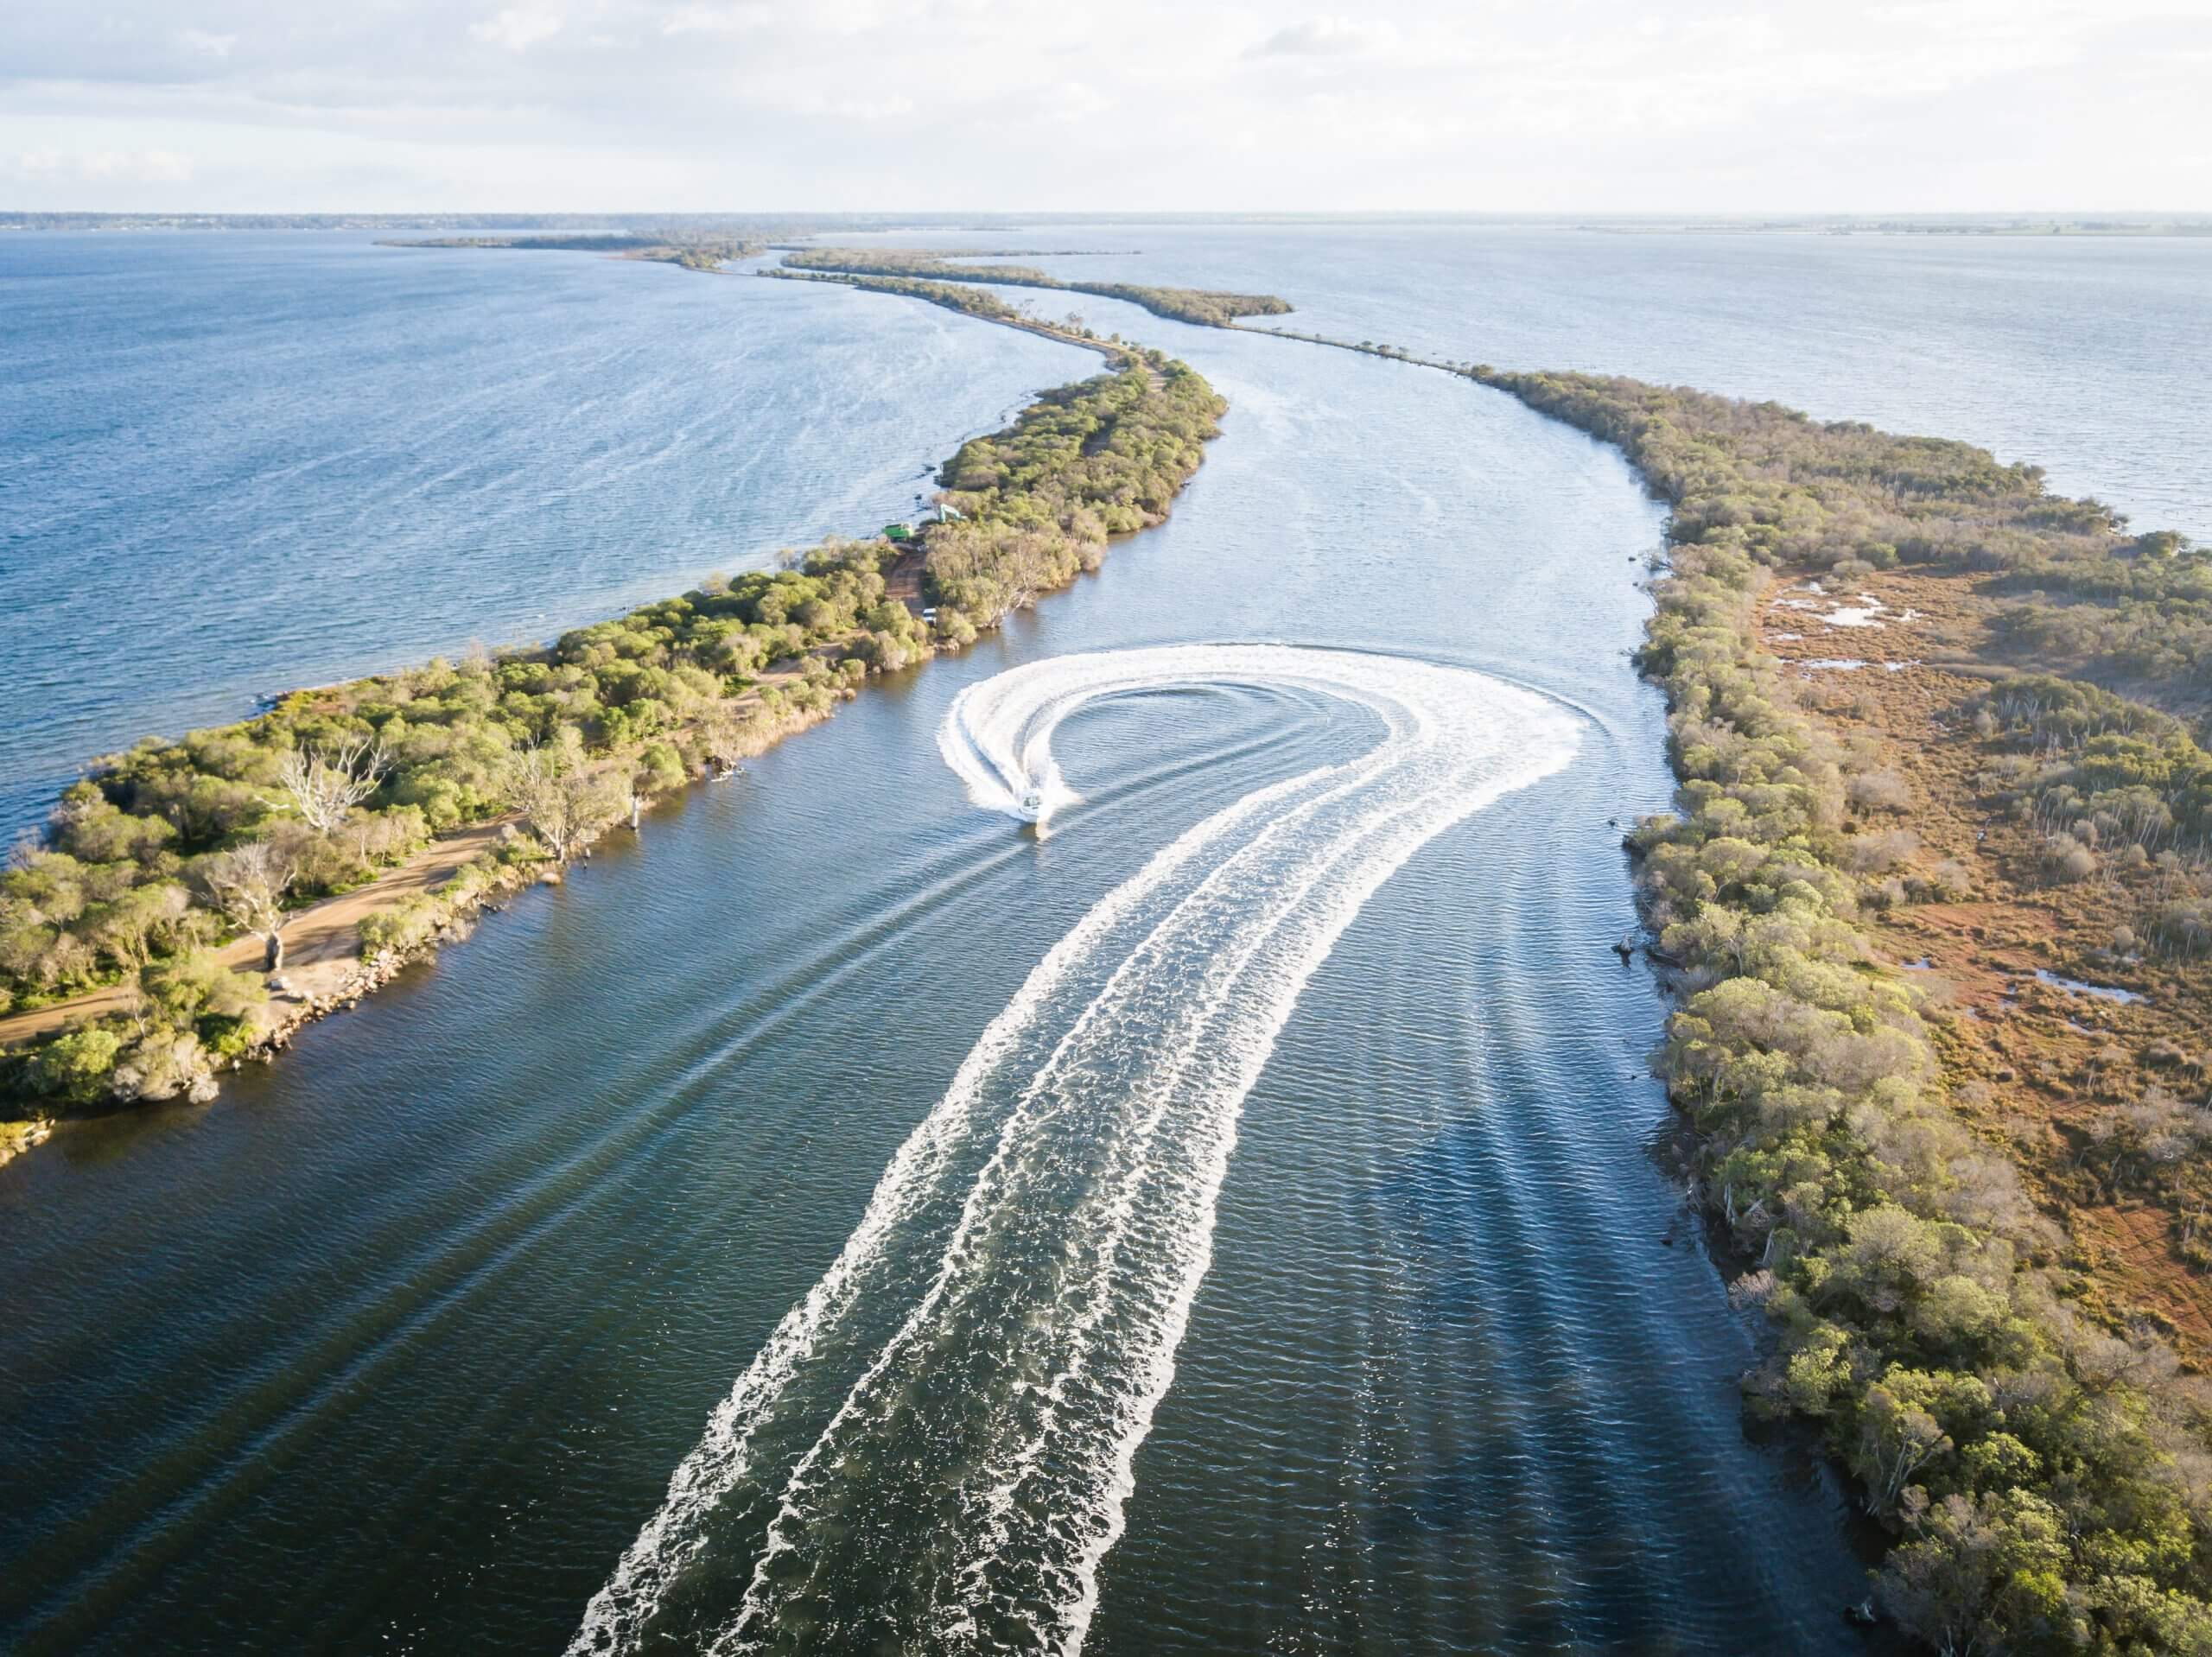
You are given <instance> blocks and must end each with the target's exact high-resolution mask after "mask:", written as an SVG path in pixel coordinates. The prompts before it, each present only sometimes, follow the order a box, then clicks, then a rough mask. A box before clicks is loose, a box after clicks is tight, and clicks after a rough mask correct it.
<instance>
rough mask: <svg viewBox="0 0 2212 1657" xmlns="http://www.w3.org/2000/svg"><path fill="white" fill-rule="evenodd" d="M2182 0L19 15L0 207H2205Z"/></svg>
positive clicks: (86, 9) (196, 9)
mask: <svg viewBox="0 0 2212 1657" xmlns="http://www.w3.org/2000/svg"><path fill="white" fill-rule="evenodd" d="M2206 86H2212V3H2208V0H2179V3H2175V0H2167V3H2158V4H2147V3H2139V0H2094V3H2090V0H1926V3H1895V4H1885V5H1852V4H1833V3H1832V4H1799V3H1777V4H1742V3H1736V4H1701V3H1687V4H1669V3H1666V0H1648V3H1638V0H1541V3H1537V0H1497V3H1489V4H1440V3H1400V0H1376V3H1369V4H1364V5H1362V6H1360V7H1358V9H1357V10H1335V11H1330V10H1316V11H1306V10H1296V9H1286V8H1279V7H1267V6H1205V5H1199V4H1194V3H1160V0H1113V3H1090V0H1062V3H1033V0H814V3H809V4H803V5H802V4H790V3H784V0H479V3H471V0H459V3H454V0H445V3H432V0H352V3H348V4H345V5H336V4H307V3H297V0H211V3H197V0H166V3H160V0H69V3H55V0H13V3H10V4H8V5H6V6H0V207H4V208H102V209H113V210H127V211H141V210H159V209H177V210H201V211H232V212H251V211H268V212H299V211H311V210H350V211H407V210H412V209H417V208H447V209H480V210H496V211H524V210H530V209H540V210H546V211H577V212H589V211H593V210H618V209H619V210H633V211H648V212H650V211H675V210H695V211H711V210H718V209H728V210H759V211H772V210H776V209H792V210H798V209H817V210H824V211H835V210H852V211H862V210H880V211H898V210H914V211H920V210H937V211H957V210H960V209H963V208H968V209H977V210H981V209H1002V210H1007V211H1014V212H1045V211H1055V210H1064V211H1078V210H1085V209H1096V210H1133V211H1143V210H1159V211H1205V210H1243V211H1340V210H1341V211H1351V210H1370V211H1375V210H1381V211H1478V212H1480V211H1490V212H1515V213H1604V212H1639V211H1642V212H1665V213H1728V212H1771V211H1786V210H1800V211H1853V212H1876V211H1884V210H1896V211H1913V210H1917V211H1937V212H1942V211H1968V210H1986V211H2014V210H2037V209H2041V210H2066V209H2090V208H2111V209H2121V210H2133V211H2144V210H2159V209H2166V210H2176V211H2191V210H2196V211H2202V210H2212V121H2208V120H2207V119H2206V118H2205V117H2204V115H2203V112H2202V105H2203V99H2204V93H2203V89H2204V88H2205V87H2206Z"/></svg>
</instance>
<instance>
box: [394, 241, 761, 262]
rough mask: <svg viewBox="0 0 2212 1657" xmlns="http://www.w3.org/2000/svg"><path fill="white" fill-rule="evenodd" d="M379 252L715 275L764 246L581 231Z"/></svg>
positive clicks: (417, 243)
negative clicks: (592, 261)
mask: <svg viewBox="0 0 2212 1657" xmlns="http://www.w3.org/2000/svg"><path fill="white" fill-rule="evenodd" d="M377 245H378V246H379V247H421V248H513V249H517V250H519V251H523V252H558V253H612V254H617V255H619V256H620V257H623V258H626V259H647V260H653V261H658V263H664V264H680V265H682V266H683V267H684V269H686V270H719V269H721V266H723V265H724V264H726V263H728V262H729V261H730V260H732V259H747V258H751V257H753V255H754V254H756V253H758V252H760V251H761V249H762V248H763V247H764V246H766V244H765V243H763V242H760V241H759V240H755V239H748V238H743V237H732V236H723V235H710V234H708V235H700V234H693V235H686V234H680V233H669V234H658V235H655V234H645V233H636V232H620V231H606V232H594V231H580V232H574V233H559V234H547V235H535V236H437V237H430V238H425V239H423V240H420V241H411V242H403V241H386V242H379V243H378V244H377Z"/></svg>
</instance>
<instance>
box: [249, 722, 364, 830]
mask: <svg viewBox="0 0 2212 1657" xmlns="http://www.w3.org/2000/svg"><path fill="white" fill-rule="evenodd" d="M389 771H391V758H390V756H388V755H387V754H386V753H385V750H384V745H383V744H382V743H381V742H378V741H375V740H372V739H371V738H369V737H362V738H359V740H355V741H353V742H348V743H346V744H344V745H342V746H340V747H337V748H334V749H327V750H326V749H323V748H320V747H315V746H308V747H305V748H291V749H288V750H286V751H285V753H284V756H283V759H279V760H278V761H277V781H278V782H279V783H281V784H283V789H284V792H285V793H286V794H287V795H289V796H290V797H291V801H292V808H293V809H294V810H296V811H297V812H298V813H299V814H300V818H301V820H302V822H305V823H306V824H307V825H308V828H313V829H315V831H316V832H317V833H318V834H325V835H328V834H335V833H336V832H337V831H338V829H339V828H340V827H341V826H342V825H343V824H344V823H345V821H346V814H347V813H348V812H350V811H352V810H353V808H354V807H355V806H357V805H359V804H360V803H361V802H362V801H364V800H365V799H367V798H368V797H369V796H370V795H372V794H373V793H375V792H376V791H377V790H378V787H380V786H381V785H382V784H383V782H384V779H385V774H386V773H387V772H389Z"/></svg>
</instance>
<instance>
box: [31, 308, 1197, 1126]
mask: <svg viewBox="0 0 2212 1657" xmlns="http://www.w3.org/2000/svg"><path fill="white" fill-rule="evenodd" d="M1096 348H1098V349H1101V350H1103V351H1104V352H1106V354H1107V355H1108V356H1109V359H1110V366H1109V369H1108V370H1107V371H1105V372H1103V373H1101V374H1099V375H1097V376H1096V377H1094V378H1090V379H1088V380H1084V381H1083V382H1081V383H1079V384H1073V385H1069V386H1065V387H1062V388H1060V389H1059V390H1054V391H1050V392H1047V393H1046V394H1045V395H1044V396H1042V397H1040V398H1039V400H1038V401H1037V402H1036V403H1033V405H1031V406H1030V407H1029V408H1027V409H1024V410H1023V411H1022V413H1021V415H1020V417H1019V418H1018V419H1016V421H1015V422H1014V424H1013V425H1012V426H1010V427H1008V428H1007V429H1005V430H1003V431H1000V432H995V433H993V434H991V435H988V436H984V437H979V438H976V439H974V440H973V441H969V443H967V444H965V445H964V446H963V448H961V450H960V452H959V454H957V455H956V456H955V457H954V458H953V459H952V460H950V462H948V463H947V465H946V466H945V467H944V472H943V474H942V476H941V479H940V482H941V483H942V485H943V493H942V495H941V496H940V499H941V501H942V502H943V504H944V506H945V507H946V508H947V509H949V510H948V511H947V512H946V513H945V515H944V520H943V521H940V522H935V523H931V524H925V525H923V526H921V527H920V528H919V529H918V530H905V529H903V528H902V529H901V530H899V532H898V533H896V534H892V535H887V536H884V537H882V538H878V539H871V540H854V541H831V542H828V543H824V544H823V545H821V546H818V547H816V548H814V549H811V550H810V551H808V552H806V553H804V555H787V556H786V560H785V567H784V568H778V569H774V570H761V571H755V572H752V573H748V574H746V575H741V576H739V577H737V578H736V579H735V580H734V581H733V580H729V579H727V578H723V577H721V576H715V577H710V578H709V580H708V581H706V582H704V583H703V584H702V586H700V587H697V588H696V589H695V590H693V591H691V592H690V593H687V594H683V595H682V596H680V597H677V598H671V599H669V600H665V601H664V602H662V603H659V604H654V605H649V606H645V608H642V609H639V610H637V611H634V612H632V613H631V614H629V615H626V616H624V617H622V618H620V619H617V620H613V621H607V622H601V623H599V624H597V625H592V626H588V627H581V628H578V629H576V630H575V632H569V633H566V634H563V636H562V637H561V638H559V639H558V640H557V641H556V642H555V643H554V644H551V645H550V646H547V647H544V648H542V649H531V650H518V651H501V652H499V653H497V654H491V655H481V654H480V655H476V656H473V657H469V658H467V659H465V660H462V661H460V662H457V663H455V662H447V661H435V662H431V663H428V664H427V665H425V666H423V667H419V668H414V669H410V670H406V671H404V672H399V673H392V674H385V675H379V676H376V677H373V678H368V679H361V680H357V681H354V682H351V683H347V684H340V685H334V686H330V687H327V688H324V689H314V690H302V691H298V692H295V693H294V694H292V695H288V696H286V697H284V698H283V700H282V701H280V702H278V703H277V705H276V706H275V707H274V708H271V709H270V710H269V711H268V712H266V713H264V714H260V715H259V716H257V717H256V718H253V719H250V720H246V721H242V722H240V723H238V724H236V725H230V726H225V727H220V728H218V729H213V730H204V731H194V732H192V733H188V734H187V735H186V736H184V737H182V738H181V739H175V740H170V739H165V738H149V739H148V740H145V741H143V742H141V743H139V744H138V745H137V746H136V747H133V748H131V749H130V751H128V752H124V753H121V754H117V755H113V756H111V757H109V758H107V759H102V760H99V762H97V763H96V764H95V765H93V766H92V769H91V771H89V772H88V774H87V775H86V777H85V778H84V779H83V780H81V781H79V782H78V783H76V784H73V785H72V786H71V787H70V788H69V789H68V790H67V791H66V792H65V794H64V795H63V797H62V800H61V803H60V808H59V809H57V810H56V811H55V813H54V816H53V819H52V821H51V822H50V823H49V825H48V830H47V833H46V835H45V837H44V840H43V842H42V844H41V846H40V847H39V848H37V849H36V850H35V851H33V852H32V853H31V854H29V855H27V856H24V857H22V858H20V859H19V860H17V862H16V865H15V866H14V867H11V868H10V869H9V870H8V872H7V873H5V874H4V875H0V1014H4V1013H7V1012H8V1011H9V1010H10V1008H13V1009H16V1011H17V1013H18V1015H19V1016H18V1019H16V1020H13V1021H11V1020H9V1019H5V1018H4V1017H0V1042H6V1043H7V1045H6V1046H5V1047H4V1048H0V1095H4V1097H6V1098H7V1099H9V1100H12V1101H16V1106H17V1111H18V1114H58V1113H63V1112H67V1111H73V1110H77V1111H81V1110H86V1109H91V1108H102V1107H105V1106H109V1105H111V1104H115V1103H124V1102H130V1101H137V1100H157V1099H165V1098H174V1097H177V1096H179V1095H192V1096H204V1095H206V1094H207V1093H209V1092H212V1090H213V1082H212V1074H213V1071H214V1070H215V1069H217V1068H218V1067H219V1066H221V1065H223V1064H226V1063H231V1062H232V1061H234V1060H236V1059H237V1058H238V1057H241V1056H243V1055H247V1054H251V1053H253V1052H255V1051H259V1050H261V1049H262V1048H263V1047H264V1046H265V1044H266V1043H267V1040H268V1038H269V1035H270V1016H269V1012H268V1002H269V1000H270V990H269V987H268V984H267V982H266V975H268V974H269V973H270V972H275V971H279V970H280V969H281V968H283V944H284V936H285V930H286V927H287V925H288V924H289V922H290V920H291V918H292V917H293V916H294V915H295V913H296V911H297V910H298V909H299V907H300V906H302V905H307V904H311V903H313V902H315V900H316V899H319V898H327V897H329V896H330V895H332V894H335V893H342V892H347V891H349V890H350V889H353V888H356V887H358V886H360V885H361V884H362V883H363V882H365V881H366V880H368V879H372V877H373V876H374V875H375V873H377V871H378V870H379V869H381V868H385V867H390V866H392V865H394V864H397V863H401V862H404V860H408V859H410V858H411V857H415V856H416V855H417V854H420V853H421V852H422V851H423V848H424V847H425V845H426V843H427V842H429V841H430V840H431V839H432V837H433V836H437V835H447V834H450V833H452V832H454V831H455V830H461V829H465V828H467V827H468V826H469V825H472V824H476V825H480V824H486V823H489V822H507V823H510V824H512V829H513V832H512V834H511V835H507V836H506V837H505V838H503V839H499V840H498V841H496V842H494V843H493V844H492V845H491V846H490V848H488V849H487V850H486V851H485V852H484V853H483V854H480V855H479V856H477V857H476V858H474V860H471V861H468V862H467V863H466V864H464V865H462V866H461V867H459V869H458V872H457V873H454V875H453V876H452V878H451V879H450V880H449V881H448V882H446V883H445V884H444V885H443V886H441V887H440V888H439V889H437V890H436V891H435V892H429V893H426V894H423V895H420V896H417V897H415V898H410V899H408V900H407V901H406V902H405V903H404V904H400V905H395V906H393V907H391V908H389V909H385V910H382V911H378V912H377V913H375V914H373V915H372V916H370V917H367V918H365V919H364V920H363V921H362V923H361V924H360V945H361V951H362V953H363V954H364V955H373V956H386V957H391V956H399V955H405V954H406V953H408V952H410V951H416V950H420V949H424V948H426V947H428V946H429V943H431V941H432V940H433V939H434V938H435V936H436V935H437V934H438V933H439V932H440V931H441V930H442V929H443V928H444V927H445V926H446V925H447V924H448V921H449V920H450V919H451V918H452V917H454V916H455V915H457V914H460V913H465V912H467V911H468V910H469V909H470V908H472V907H473V906H474V905H476V904H478V903H480V901H481V900H482V898H483V897H484V896H485V895H486V893H487V892H492V891H494V890H496V889H499V887H501V886H510V885H513V884H518V883H519V881H520V880H522V879H531V878H538V877H539V876H540V875H541V874H542V873H543V872H544V871H546V870H549V869H553V868H557V867H558V865H559V864H560V862H561V861H562V860H563V859H565V858H567V857H568V856H569V854H571V853H572V852H573V851H575V849H576V848H579V847H580V846H582V845H583V844H585V843H587V842H588V841H589V840H590V839H591V838H592V837H593V836H594V835H597V834H599V833H601V832H602V831H603V830H604V829H606V828H608V827H609V826H611V825H612V824H613V823H615V822H618V821H620V819H621V818H622V817H623V816H626V815H628V814H631V813H632V812H633V811H634V809H635V808H636V803H638V802H639V801H641V800H642V799H644V798H645V797H651V796H652V795H657V794H660V793H664V792H666V791H669V790H673V789H676V788H677V787H679V786H681V785H683V784H685V783H686V782H687V781H689V780H690V779H692V778H696V777H698V776H700V775H702V773H709V772H712V771H724V770H727V769H728V767H730V766H731V765H734V763H735V761H737V760H738V759H740V758H741V757H743V756H745V755H747V754H749V753H753V752H758V751H759V750H760V748H762V747H764V746H766V745H768V744H769V743H771V742H772V741H774V740H777V739H778V738H779V737H780V736H782V735H783V734H785V733H788V732H790V731H792V730H796V729H798V728H799V727H802V726H804V725H806V724H808V723H810V722H812V721H816V720H818V719H820V718H823V717H824V716H826V714H828V713H829V711H830V710H831V708H833V707H834V706H835V704H836V702H837V701H838V700H839V699H841V698H842V697H845V696H849V695H851V694H852V693H853V690H854V688H855V687H856V686H857V685H858V684H859V683H860V682H861V681H862V680H863V679H865V677H866V676H868V675H869V674H871V673H876V672H884V671H889V670H894V669H899V668H903V667H906V666H908V665H910V664H912V663H916V662H918V661H921V660H922V659H924V658H925V657H928V656H929V655H930V654H931V653H932V652H933V651H936V650H938V649H939V648H948V647H956V648H957V647H958V646H960V645H963V644H967V643H969V642H970V641H971V640H973V639H974V638H975V637H976V632H977V631H978V630H979V629H982V628H988V627H990V626H993V625H996V624H997V623H998V622H999V620H1000V619H1001V618H1002V617H1004V616H1005V615H1006V614H1007V612H1009V611H1010V610H1013V609H1015V608H1017V607H1019V606H1023V605H1027V604H1028V603H1029V602H1031V601H1032V600H1033V599H1035V598H1036V597H1037V596H1038V595H1039V594H1044V593H1047V592H1050V591H1052V590H1053V589H1055V588H1057V587H1063V586H1065V585H1066V584H1067V583H1068V582H1069V581H1072V580H1073V579H1074V577H1075V576H1076V575H1077V573H1078V572H1080V571H1083V570H1085V569H1090V568H1096V566H1097V564H1098V562H1099V560H1100V559H1101V557H1102V556H1103V554H1104V552H1105V550H1106V547H1107V543H1108V540H1109V537H1110V536H1115V535H1119V534H1126V533H1128V532H1130V531H1132V530H1139V529H1142V528H1144V527H1145V526H1146V525H1147V524H1156V523H1158V522H1160V520H1161V519H1162V518H1163V517H1165V516H1166V513H1167V511H1168V507H1169V504H1170V502H1171V501H1172V500H1173V497H1174V495H1175V493H1176V492H1177V491H1178V490H1179V489H1180V488H1181V487H1182V486H1183V485H1184V483H1185V481H1186V480H1187V479H1189V478H1190V476H1191V474H1192V472H1194V471H1195V470H1196V469H1197V467H1198V464H1199V461H1200V460H1201V459H1202V458H1203V453H1204V448H1205V443H1206V441H1207V440H1209V439H1210V438H1211V437H1212V436H1214V435H1216V433H1217V431H1218V429H1219V424H1218V422H1219V419H1220V416H1221V415H1222V413H1223V411H1224V403H1223V402H1222V399H1221V398H1220V397H1217V395H1216V394H1215V393H1214V391H1213V390H1212V388H1211V387H1210V386H1209V385H1208V384H1206V383H1205V380H1204V379H1202V378H1200V377H1199V376H1198V374H1197V373H1195V372H1194V371H1192V370H1191V369H1190V368H1189V367H1187V366H1186V365H1184V364H1182V363H1179V362H1176V361H1173V360H1170V359H1167V358H1166V357H1165V356H1163V355H1161V354H1160V353H1157V352H1147V351H1142V350H1138V349H1135V348H1128V349H1123V348H1120V347H1108V346H1100V347H1096ZM925 615H926V617H927V619H925ZM240 937H246V938H251V939H253V940H255V941H256V943H255V946H254V954H255V958H254V960H253V961H252V962H251V966H252V967H253V968H256V969H255V970H247V971H238V970H233V969H232V967H231V966H230V965H229V964H227V963H226V962H225V961H224V960H222V959H219V958H218V956H217V955H216V954H215V953H214V950H213V946H216V945H217V944H219V943H221V942H222V941H224V940H226V939H231V938H240ZM235 948H236V946H233V949H234V952H235ZM102 986H110V987H118V989H119V993H111V994H110V995H109V996H108V998H107V1000H106V1001H105V1003H104V1004H103V1007H102V1010H101V1011H100V1012H99V1015H98V1016H94V1017H90V1018H87V1019H80V1020H78V1021H76V1022H74V1023H73V1024H71V1025H67V1027H65V1028H62V1029H60V1031H58V1032H49V1031H43V1030H42V1031H41V1032H40V1033H39V1034H38V1036H37V1037H36V1038H33V1039H21V1038H16V1039H10V1035H9V1032H8V1025H9V1023H10V1022H16V1023H18V1024H20V1023H21V1022H22V1019H21V1016H20V1015H21V1014H22V1012H23V1011H24V1010H27V1009H37V1008H40V1007H41V1006H50V1005H52V1004H54V1003H56V1002H60V1001H68V1000H71V999H73V998H78V997H82V996H84V995H85V994H86V992H88V991H92V990H95V989H98V988H99V987H102Z"/></svg>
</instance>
